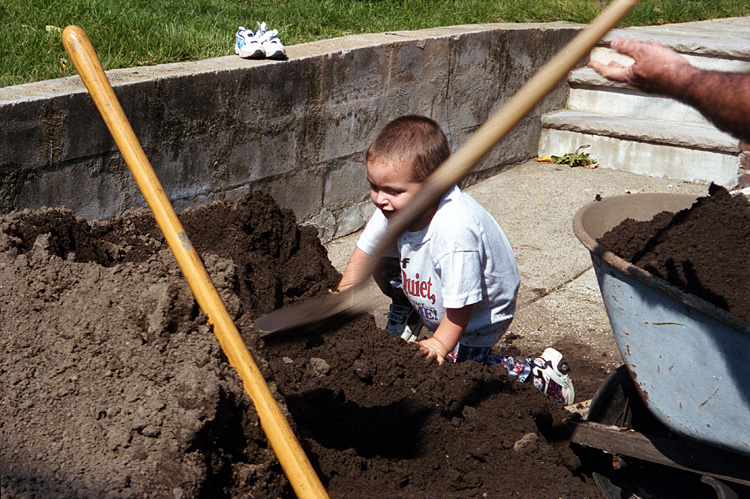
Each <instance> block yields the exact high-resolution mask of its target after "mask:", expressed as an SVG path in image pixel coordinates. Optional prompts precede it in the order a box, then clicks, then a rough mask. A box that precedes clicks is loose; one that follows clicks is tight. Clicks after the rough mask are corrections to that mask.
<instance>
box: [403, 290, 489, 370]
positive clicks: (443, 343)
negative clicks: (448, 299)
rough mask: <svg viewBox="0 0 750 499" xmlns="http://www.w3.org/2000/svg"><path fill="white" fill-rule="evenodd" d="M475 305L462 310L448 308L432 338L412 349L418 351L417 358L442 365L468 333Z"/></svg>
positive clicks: (415, 345) (416, 344) (414, 344)
mask: <svg viewBox="0 0 750 499" xmlns="http://www.w3.org/2000/svg"><path fill="white" fill-rule="evenodd" d="M473 311H474V304H471V305H466V306H465V307H462V308H446V309H445V315H443V320H442V321H440V325H439V326H438V328H437V329H436V330H435V333H434V334H433V335H432V338H427V339H426V340H422V341H420V342H417V343H413V346H412V348H413V349H414V350H416V351H417V352H416V354H415V355H416V356H417V357H424V358H425V359H426V360H427V361H428V362H432V361H437V363H438V364H442V363H443V362H444V361H445V356H446V355H448V352H450V351H451V350H453V349H454V348H455V347H456V345H457V344H458V340H459V339H461V335H462V334H464V331H466V325H467V324H468V323H469V319H471V314H472V312H473Z"/></svg>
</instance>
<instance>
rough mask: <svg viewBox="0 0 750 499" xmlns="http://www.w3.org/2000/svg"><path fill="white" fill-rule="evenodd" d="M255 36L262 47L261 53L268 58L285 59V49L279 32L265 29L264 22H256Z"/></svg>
mask: <svg viewBox="0 0 750 499" xmlns="http://www.w3.org/2000/svg"><path fill="white" fill-rule="evenodd" d="M255 36H256V38H257V39H258V41H259V42H260V44H261V45H262V47H263V53H264V54H265V55H266V58H268V59H286V49H285V48H284V46H283V45H282V44H281V40H280V39H279V32H278V31H276V30H275V29H271V30H267V29H266V23H265V22H263V23H258V29H257V30H255Z"/></svg>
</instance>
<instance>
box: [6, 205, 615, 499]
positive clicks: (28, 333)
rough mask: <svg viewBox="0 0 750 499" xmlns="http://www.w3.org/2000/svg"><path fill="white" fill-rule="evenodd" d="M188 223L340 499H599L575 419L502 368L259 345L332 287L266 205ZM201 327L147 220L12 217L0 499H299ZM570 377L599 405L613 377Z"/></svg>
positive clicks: (347, 340) (587, 373) (342, 336)
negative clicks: (260, 330) (571, 427)
mask: <svg viewBox="0 0 750 499" xmlns="http://www.w3.org/2000/svg"><path fill="white" fill-rule="evenodd" d="M180 218H181V220H182V222H183V224H184V225H185V227H186V230H187V232H188V234H190V236H191V240H192V242H193V244H194V245H195V247H196V249H197V250H198V252H199V254H200V255H201V256H202V258H203V259H204V262H205V264H206V268H207V269H208V271H209V273H210V274H211V276H212V278H213V280H214V283H215V285H216V287H217V289H218V290H219V293H220V294H221V295H222V298H223V300H224V302H225V304H226V305H227V308H228V310H229V311H230V314H231V315H232V316H233V317H234V319H235V321H236V324H237V325H238V327H239V329H240V330H241V331H242V333H243V336H244V338H245V341H246V343H247V344H248V347H249V348H250V350H251V352H253V355H254V357H255V359H256V361H257V362H258V364H259V366H260V367H261V370H262V371H263V373H264V376H265V377H266V379H267V380H268V381H269V382H270V385H271V386H272V388H273V389H274V390H275V393H276V395H277V398H278V399H279V401H280V402H281V403H282V406H283V408H285V409H288V412H289V414H290V422H291V424H292V427H293V429H294V431H295V434H296V435H297V436H298V438H299V440H300V442H301V444H302V446H303V448H304V449H305V450H306V452H307V453H308V456H309V458H310V461H311V462H312V464H313V466H314V467H315V468H316V471H317V472H318V475H319V476H320V478H321V481H322V482H323V484H324V486H325V487H326V489H327V491H328V493H329V494H330V495H331V497H340V498H346V497H373V498H375V497H377V498H382V497H417V498H420V497H425V498H426V497H430V498H432V497H452V498H464V497H467V498H468V497H472V498H473V497H495V498H511V497H513V498H515V497H534V498H537V499H544V498H585V497H598V496H599V492H598V489H597V488H596V486H595V485H594V483H593V480H591V478H590V476H588V475H587V474H586V472H585V470H583V469H582V468H581V463H580V461H579V459H578V457H577V455H576V454H575V453H574V452H573V450H571V447H570V445H569V442H568V440H567V434H566V431H565V426H564V421H565V420H566V418H569V417H571V415H570V413H569V412H567V411H565V410H564V409H563V408H562V407H561V406H559V405H558V404H555V403H553V402H551V401H550V400H548V399H546V398H545V397H543V396H542V395H541V394H539V393H538V392H536V391H535V390H534V389H533V388H530V387H528V386H527V385H522V384H518V383H514V382H512V381H510V380H509V379H508V378H507V377H506V376H505V372H504V370H503V369H502V368H501V367H492V368H490V367H485V366H481V365H478V364H476V363H465V364H459V365H447V364H446V365H443V366H441V367H435V366H430V365H426V364H425V363H424V362H423V361H422V360H419V359H414V358H413V357H412V355H411V353H410V351H409V350H408V348H407V347H406V344H405V343H404V342H403V341H401V340H399V339H397V338H393V337H390V336H388V335H387V334H386V333H384V332H383V331H382V330H380V329H378V328H377V326H376V325H375V321H374V319H373V318H372V317H371V316H369V315H365V316H362V317H360V318H359V319H357V320H355V321H353V322H351V323H349V324H347V325H345V326H343V327H341V328H339V329H337V330H330V331H327V332H326V333H325V334H322V335H315V336H307V337H304V338H301V339H299V340H297V341H294V342H284V343H276V344H268V345H266V344H264V343H263V342H262V341H260V340H259V339H258V337H257V330H256V329H255V328H254V326H253V322H252V321H253V319H255V318H257V317H259V316H261V315H263V314H265V313H267V312H270V311H271V310H273V309H274V308H277V307H279V306H282V305H286V304H289V303H294V302H296V301H300V300H305V299H307V298H309V297H313V296H319V295H322V294H324V293H326V290H327V289H328V288H331V287H334V286H335V285H336V284H337V282H338V279H339V275H338V273H337V272H336V271H335V269H334V268H333V267H332V266H331V264H330V262H329V261H328V258H327V256H326V253H325V249H324V248H323V247H322V245H321V244H320V243H319V241H318V239H317V237H316V234H315V231H314V230H313V229H312V228H300V227H298V226H297V225H296V224H295V222H294V217H293V214H292V213H291V212H286V211H282V210H280V209H279V208H278V207H277V205H276V204H275V203H274V202H273V200H272V199H271V198H270V197H268V196H267V195H263V194H259V193H256V194H252V195H248V196H247V197H245V198H243V199H241V200H239V201H234V202H225V203H217V204H213V205H209V206H205V207H202V208H199V209H196V210H192V211H188V212H185V213H183V214H182V215H181V216H180ZM206 323H207V321H206V317H205V315H204V314H203V313H201V312H200V310H199V309H198V307H197V305H196V303H195V301H194V299H193V297H192V294H191V292H190V290H189V288H188V287H187V285H186V283H185V281H184V279H183V277H182V275H181V273H180V271H179V269H178V267H177V265H176V263H175V262H174V260H173V257H172V255H171V254H170V252H169V250H168V249H167V247H166V245H165V243H164V241H163V238H162V236H161V235H160V233H159V231H158V230H157V228H156V227H155V224H154V222H153V219H152V217H151V215H150V213H148V212H147V211H144V210H140V211H133V212H128V213H126V214H125V215H124V216H122V217H119V218H117V219H115V220H112V221H108V222H102V223H87V222H86V221H84V220H82V219H76V218H75V217H73V216H72V215H71V214H70V213H69V212H68V211H65V210H59V209H47V210H41V211H37V212H21V213H13V214H10V215H7V216H4V217H1V218H0V343H1V346H0V349H1V353H0V393H1V394H2V397H0V474H1V475H0V480H1V482H0V483H1V484H2V485H1V486H2V490H1V492H2V494H1V495H2V497H3V498H17V497H23V498H26V497H39V498H47V497H54V498H59V497H92V498H93V497H96V498H101V497H111V498H119V497H139V498H140V497H166V498H193V497H207V498H209V497H210V498H221V497H293V496H294V494H293V491H292V489H291V487H290V486H289V484H288V482H287V480H286V477H285V475H284V473H283V471H282V470H281V467H280V465H279V464H278V461H277V460H276V458H275V456H274V454H273V451H272V449H270V447H269V446H268V444H267V441H266V438H265V436H264V434H263V432H262V429H261V428H260V425H259V421H258V417H257V414H256V412H255V410H254V407H253V406H252V403H251V401H250V399H249V397H248V396H247V395H246V394H245V392H244V391H243V389H242V384H241V382H240V381H239V379H238V378H237V376H236V374H235V372H234V369H233V368H231V367H230V366H229V365H228V363H227V362H226V358H225V356H224V355H223V353H222V352H221V349H220V347H219V345H218V342H217V341H216V339H215V337H214V335H213V334H212V332H211V330H210V328H209V327H208V326H207V325H206ZM512 339H513V338H512V335H511V336H510V337H509V339H508V340H507V341H506V344H505V346H504V347H503V349H506V350H507V352H508V353H511V354H513V353H516V352H514V348H513V345H512ZM537 353H539V352H527V354H537ZM576 353H578V354H579V355H582V356H585V355H586V353H587V352H585V350H583V349H580V348H577V349H571V350H570V351H569V353H568V352H566V356H567V355H574V354H576ZM568 360H569V362H570V364H571V365H572V367H573V370H574V371H573V373H574V380H575V382H576V391H577V393H578V396H579V400H584V399H586V398H590V397H591V395H592V394H593V391H594V390H595V388H596V387H597V386H598V385H599V383H600V382H601V380H602V378H603V377H604V376H605V372H604V370H603V369H599V368H598V367H597V366H595V365H591V364H590V363H589V364H588V365H587V366H586V367H585V368H582V369H580V370H576V369H577V368H578V367H579V366H581V367H583V366H582V364H583V362H579V360H578V358H576V357H575V356H569V358H568Z"/></svg>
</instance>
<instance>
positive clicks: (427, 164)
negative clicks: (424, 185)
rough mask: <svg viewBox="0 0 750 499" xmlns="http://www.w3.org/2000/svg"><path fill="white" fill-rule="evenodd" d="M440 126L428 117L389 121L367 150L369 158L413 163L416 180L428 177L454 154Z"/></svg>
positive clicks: (404, 117)
mask: <svg viewBox="0 0 750 499" xmlns="http://www.w3.org/2000/svg"><path fill="white" fill-rule="evenodd" d="M450 154H451V151H450V146H449V145H448V138H447V137H446V136H445V133H443V130H442V129H441V128H440V125H438V124H437V122H435V121H434V120H432V119H430V118H427V117H425V116H418V115H408V116H401V117H399V118H396V119H395V120H393V121H391V122H390V123H388V124H387V125H386V126H385V128H383V130H381V131H380V133H379V134H378V136H377V137H375V140H374V141H373V142H372V144H371V145H370V148H369V149H367V156H366V158H365V160H366V161H367V163H370V162H371V161H387V162H390V163H394V164H398V163H402V164H403V163H405V164H408V165H411V169H412V179H413V180H414V181H415V182H424V180H425V179H426V178H427V177H428V176H429V175H430V174H431V173H432V172H433V171H435V169H436V168H437V167H438V166H440V165H441V164H442V163H443V161H445V160H446V159H447V158H448V156H450Z"/></svg>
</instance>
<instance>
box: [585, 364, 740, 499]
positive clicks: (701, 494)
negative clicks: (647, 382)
mask: <svg viewBox="0 0 750 499" xmlns="http://www.w3.org/2000/svg"><path fill="white" fill-rule="evenodd" d="M586 419H588V420H589V421H595V422H597V423H602V424H607V425H615V426H619V427H621V428H627V429H633V430H636V431H638V432H640V433H643V434H647V435H658V436H660V437H666V438H680V437H678V436H676V435H674V434H673V433H672V432H671V431H670V430H669V429H667V428H666V427H665V426H664V425H662V424H661V423H660V422H659V421H658V420H657V419H656V417H654V416H653V415H652V414H651V412H650V411H649V410H648V408H647V407H646V404H645V403H644V402H643V400H642V399H641V397H640V395H639V394H638V391H637V390H636V387H635V384H634V383H633V380H632V379H631V377H630V373H629V372H628V370H627V368H626V367H625V366H624V365H622V366H620V367H619V368H617V370H615V372H613V373H612V374H611V375H610V376H609V377H608V378H607V379H606V380H604V382H603V383H602V385H601V386H600V387H599V389H598V390H597V392H596V394H595V395H594V397H593V398H592V400H591V405H590V408H589V413H588V416H587V418H586ZM581 459H582V461H583V462H584V463H585V464H586V465H587V467H588V468H589V470H590V471H591V474H592V476H593V477H594V480H595V482H596V484H597V486H598V487H599V489H600V490H601V491H602V493H603V495H604V496H605V497H606V498H607V499H637V498H638V499H684V498H686V497H690V498H696V499H699V498H711V499H716V497H717V492H716V491H715V490H714V489H713V488H712V487H710V486H709V485H708V484H706V483H703V482H701V476H700V475H699V474H696V473H691V472H688V471H683V470H678V469H675V468H671V467H669V466H663V465H660V464H656V463H652V462H649V461H643V460H640V459H634V458H630V457H620V456H612V455H611V454H607V453H605V452H603V451H600V450H596V449H585V450H582V452H581ZM743 497H744V496H743Z"/></svg>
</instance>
